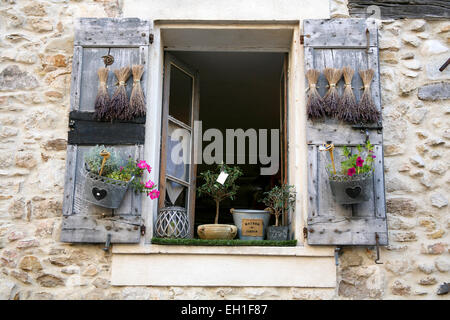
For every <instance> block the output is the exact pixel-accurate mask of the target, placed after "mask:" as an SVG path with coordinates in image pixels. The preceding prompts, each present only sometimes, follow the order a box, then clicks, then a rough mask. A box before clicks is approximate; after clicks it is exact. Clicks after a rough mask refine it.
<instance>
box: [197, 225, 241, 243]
mask: <svg viewBox="0 0 450 320" xmlns="http://www.w3.org/2000/svg"><path fill="white" fill-rule="evenodd" d="M197 233H198V236H199V237H200V239H208V240H222V239H223V240H231V239H233V238H234V237H235V236H236V233H237V228H236V226H235V225H232V224H202V225H199V226H198V228H197Z"/></svg>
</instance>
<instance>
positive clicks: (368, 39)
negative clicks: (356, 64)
mask: <svg viewBox="0 0 450 320" xmlns="http://www.w3.org/2000/svg"><path fill="white" fill-rule="evenodd" d="M366 40H367V42H366V53H370V51H369V48H370V31H369V28H367V29H366Z"/></svg>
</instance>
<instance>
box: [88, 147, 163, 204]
mask: <svg viewBox="0 0 450 320" xmlns="http://www.w3.org/2000/svg"><path fill="white" fill-rule="evenodd" d="M104 150H106V151H107V152H109V153H110V156H109V158H108V159H107V160H106V161H105V164H104V166H103V171H102V175H103V176H105V177H107V178H110V179H113V180H119V181H130V180H131V178H132V177H134V179H133V180H131V182H130V186H131V188H132V189H133V190H134V191H136V192H141V193H146V194H147V196H149V197H150V198H151V199H152V200H153V199H156V198H158V197H159V191H158V190H157V189H156V184H155V183H154V182H153V181H152V180H148V181H147V182H146V183H144V182H143V181H141V178H142V177H143V175H144V171H145V170H147V171H148V173H150V172H151V170H152V167H150V165H149V164H148V163H147V162H145V160H134V159H133V158H132V157H131V156H129V157H128V161H127V162H126V163H125V164H124V162H125V161H124V160H123V159H122V158H120V156H119V155H118V154H117V152H116V150H115V149H114V148H106V147H105V146H103V145H102V146H98V145H97V146H95V147H93V148H91V150H89V152H88V153H87V154H86V155H85V157H84V161H85V162H86V164H87V165H88V167H89V170H90V171H92V172H94V173H96V174H98V173H99V171H100V168H101V165H102V161H103V157H102V156H101V155H100V153H101V152H102V151H104ZM122 164H124V165H122ZM113 184H114V183H113Z"/></svg>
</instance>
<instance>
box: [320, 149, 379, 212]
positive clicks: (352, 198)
mask: <svg viewBox="0 0 450 320" xmlns="http://www.w3.org/2000/svg"><path fill="white" fill-rule="evenodd" d="M328 151H330V155H331V156H332V152H333V147H332V148H328ZM355 151H356V152H354V151H352V150H351V149H349V148H348V147H346V146H345V147H343V148H342V156H343V160H342V161H341V163H340V164H341V167H340V171H336V169H335V167H334V163H333V156H332V157H331V159H332V165H333V166H330V165H328V166H327V171H328V177H329V181H330V188H331V192H332V194H333V196H334V199H335V201H336V202H337V203H339V204H356V203H362V202H364V201H367V200H369V197H370V191H371V183H372V181H373V171H374V168H373V163H374V159H375V158H376V156H375V155H374V154H373V146H372V144H370V141H367V142H366V144H365V146H364V147H362V146H361V145H358V146H356V150H355Z"/></svg>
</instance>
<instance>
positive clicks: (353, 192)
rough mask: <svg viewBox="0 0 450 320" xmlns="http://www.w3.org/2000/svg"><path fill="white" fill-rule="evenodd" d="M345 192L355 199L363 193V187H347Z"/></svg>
mask: <svg viewBox="0 0 450 320" xmlns="http://www.w3.org/2000/svg"><path fill="white" fill-rule="evenodd" d="M345 193H346V194H347V195H348V196H349V197H350V198H353V199H355V198H356V197H358V196H359V194H360V193H361V187H354V188H347V189H345Z"/></svg>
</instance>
